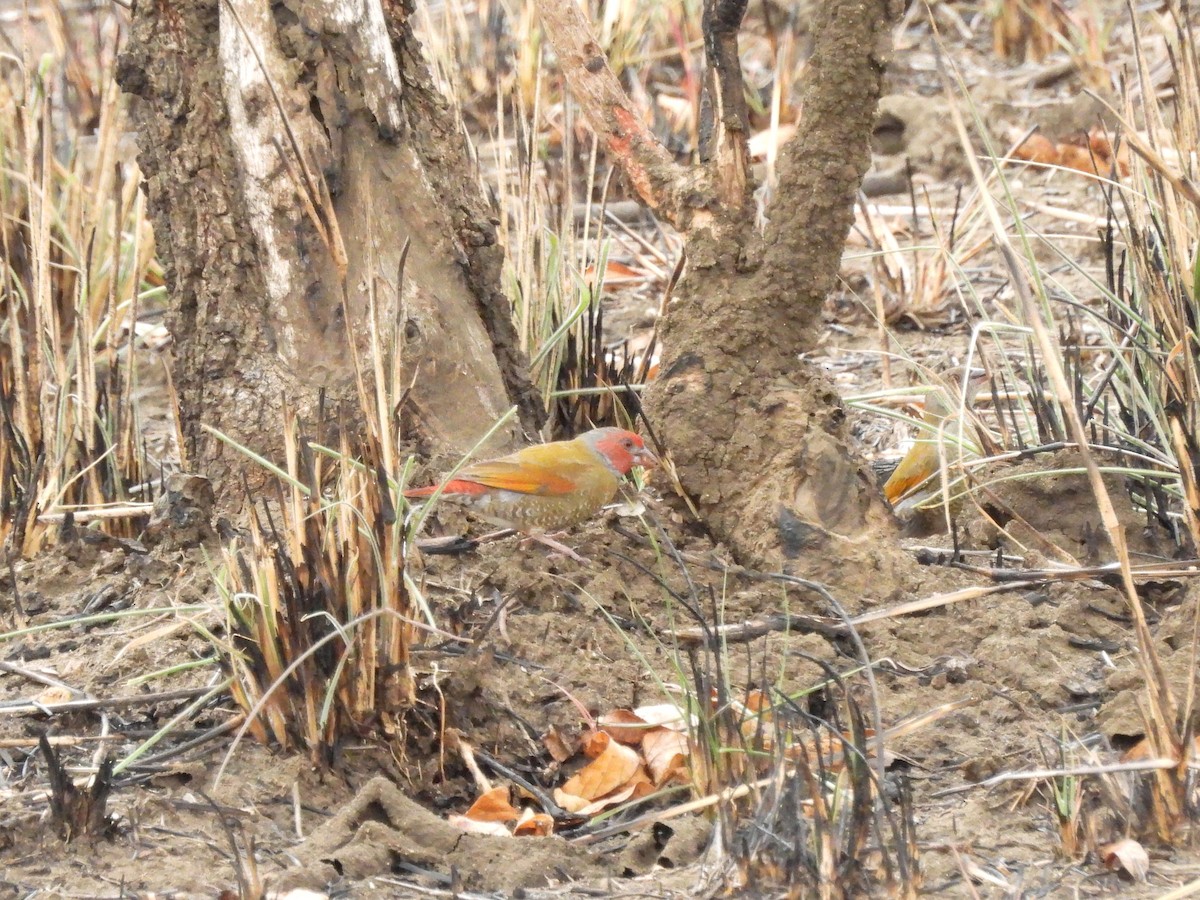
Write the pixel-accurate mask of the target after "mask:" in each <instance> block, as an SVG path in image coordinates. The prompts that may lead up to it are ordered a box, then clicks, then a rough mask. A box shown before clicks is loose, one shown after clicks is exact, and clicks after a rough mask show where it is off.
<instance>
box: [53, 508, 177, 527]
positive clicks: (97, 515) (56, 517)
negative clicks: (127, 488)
mask: <svg viewBox="0 0 1200 900" xmlns="http://www.w3.org/2000/svg"><path fill="white" fill-rule="evenodd" d="M153 511H154V504H153V503H124V504H122V505H120V506H92V507H84V508H82V509H69V510H65V511H63V512H45V513H42V514H41V515H40V516H38V517H37V520H38V521H39V522H41V523H42V524H44V525H57V524H59V523H61V522H65V521H66V520H67V516H71V517H72V518H73V519H74V520H75V521H76V522H93V521H97V520H100V519H133V518H137V517H138V516H148V515H150V513H152V512H153Z"/></svg>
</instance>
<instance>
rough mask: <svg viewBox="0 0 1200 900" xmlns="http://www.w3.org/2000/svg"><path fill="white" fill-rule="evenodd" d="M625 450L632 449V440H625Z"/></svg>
mask: <svg viewBox="0 0 1200 900" xmlns="http://www.w3.org/2000/svg"><path fill="white" fill-rule="evenodd" d="M625 449H626V450H632V449H633V441H632V440H630V439H629V438H625Z"/></svg>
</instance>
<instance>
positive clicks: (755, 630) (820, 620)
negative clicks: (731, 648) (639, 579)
mask: <svg viewBox="0 0 1200 900" xmlns="http://www.w3.org/2000/svg"><path fill="white" fill-rule="evenodd" d="M773 631H798V632H802V633H806V634H808V633H811V634H820V635H823V636H824V637H827V638H835V637H842V636H843V635H846V634H849V632H850V629H849V628H848V627H847V626H845V625H843V624H842V623H841V622H839V621H837V620H836V619H830V618H827V617H825V616H799V615H785V614H783V613H777V614H775V615H771V616H760V617H759V618H756V619H748V620H747V621H745V622H741V623H739V624H737V625H719V626H717V627H716V628H708V629H704V628H681V629H679V630H678V631H675V632H673V633H672V636H673V637H674V638H675V639H676V640H677V641H679V642H680V643H681V644H704V643H707V642H708V641H709V640H710V639H715V640H718V641H720V642H721V643H724V644H745V643H748V642H750V641H753V640H755V639H756V638H760V637H762V636H763V635H765V634H770V633H771V632H773Z"/></svg>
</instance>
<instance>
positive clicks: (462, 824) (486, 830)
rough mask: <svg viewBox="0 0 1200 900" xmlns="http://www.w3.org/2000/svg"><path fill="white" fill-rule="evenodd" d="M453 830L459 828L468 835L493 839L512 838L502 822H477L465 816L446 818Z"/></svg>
mask: <svg viewBox="0 0 1200 900" xmlns="http://www.w3.org/2000/svg"><path fill="white" fill-rule="evenodd" d="M446 821H448V822H449V823H450V824H451V825H453V826H454V827H455V828H461V829H462V830H463V831H465V832H467V833H468V834H490V835H492V836H493V837H512V832H511V831H509V830H508V826H507V825H505V824H504V823H503V822H478V821H476V820H475V819H468V818H467V817H466V816H459V815H449V816H447V817H446Z"/></svg>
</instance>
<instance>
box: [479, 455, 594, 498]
mask: <svg viewBox="0 0 1200 900" xmlns="http://www.w3.org/2000/svg"><path fill="white" fill-rule="evenodd" d="M455 480H456V481H473V482H475V483H476V484H482V485H485V486H486V487H490V488H499V489H501V490H505V491H515V492H516V493H518V494H538V495H540V496H551V497H554V496H562V495H564V494H570V493H571V492H572V491H574V490H575V488H576V484H575V482H574V481H572V480H571V479H570V478H565V477H563V476H562V475H559V474H557V473H555V472H552V471H550V470H549V469H548V468H546V467H545V466H538V465H530V464H529V463H525V462H517V461H509V460H507V459H497V460H492V461H490V462H479V463H475V464H473V465H470V466H467V467H466V468H465V469H463V470H462V471H461V472H459V473H458V475H456V476H455Z"/></svg>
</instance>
